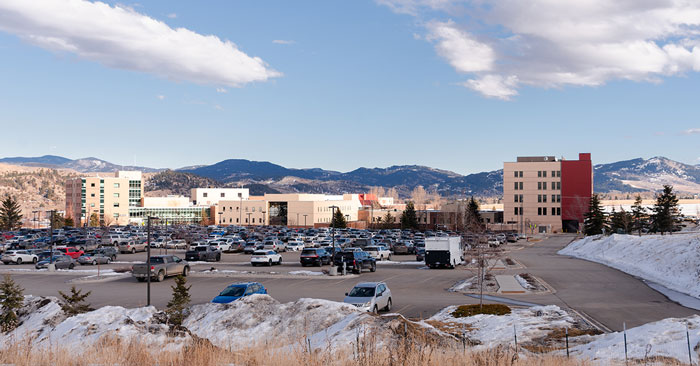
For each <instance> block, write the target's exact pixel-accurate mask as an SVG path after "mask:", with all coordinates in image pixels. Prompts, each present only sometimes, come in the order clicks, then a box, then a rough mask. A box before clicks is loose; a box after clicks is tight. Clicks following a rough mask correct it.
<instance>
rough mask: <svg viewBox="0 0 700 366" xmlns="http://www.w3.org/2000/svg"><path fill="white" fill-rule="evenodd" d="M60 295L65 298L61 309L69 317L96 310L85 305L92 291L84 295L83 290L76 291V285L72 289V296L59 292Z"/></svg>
mask: <svg viewBox="0 0 700 366" xmlns="http://www.w3.org/2000/svg"><path fill="white" fill-rule="evenodd" d="M58 293H59V294H60V295H61V297H62V298H63V303H62V304H61V309H63V312H64V313H66V315H68V316H73V315H78V314H82V313H87V312H88V311H93V310H95V309H93V308H91V307H90V304H88V303H84V301H85V299H86V298H87V297H88V296H90V294H91V293H92V291H88V292H86V293H83V290H78V289H76V288H75V285H74V286H71V288H70V295H67V294H65V293H63V291H58Z"/></svg>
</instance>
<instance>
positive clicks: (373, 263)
mask: <svg viewBox="0 0 700 366" xmlns="http://www.w3.org/2000/svg"><path fill="white" fill-rule="evenodd" d="M343 262H345V269H346V270H347V271H348V272H350V271H352V273H361V272H362V270H363V269H369V271H370V272H374V271H376V270H377V260H376V259H374V258H372V257H371V256H370V255H369V254H368V253H367V252H365V251H361V250H357V251H345V252H339V253H336V254H335V257H334V258H333V265H334V266H337V267H338V270H340V271H342V270H343Z"/></svg>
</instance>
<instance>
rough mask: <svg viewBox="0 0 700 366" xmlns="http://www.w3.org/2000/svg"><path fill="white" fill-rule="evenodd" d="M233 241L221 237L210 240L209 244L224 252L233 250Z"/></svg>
mask: <svg viewBox="0 0 700 366" xmlns="http://www.w3.org/2000/svg"><path fill="white" fill-rule="evenodd" d="M231 244H232V243H231V242H230V241H226V240H224V239H219V240H214V241H211V242H209V246H212V247H214V248H216V249H218V250H220V251H222V252H229V251H231Z"/></svg>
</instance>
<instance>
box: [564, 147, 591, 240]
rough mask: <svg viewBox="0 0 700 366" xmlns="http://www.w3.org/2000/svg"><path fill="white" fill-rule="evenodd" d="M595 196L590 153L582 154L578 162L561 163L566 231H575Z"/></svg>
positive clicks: (567, 161)
mask: <svg viewBox="0 0 700 366" xmlns="http://www.w3.org/2000/svg"><path fill="white" fill-rule="evenodd" d="M592 195H593V164H592V163H591V154H590V153H581V154H579V155H578V160H562V161H561V220H562V226H563V229H564V231H575V230H576V229H578V227H579V224H583V217H584V214H585V213H586V212H588V206H589V203H590V200H591V196H592Z"/></svg>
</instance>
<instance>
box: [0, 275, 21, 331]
mask: <svg viewBox="0 0 700 366" xmlns="http://www.w3.org/2000/svg"><path fill="white" fill-rule="evenodd" d="M23 292H24V290H23V289H22V288H21V287H19V285H18V284H16V283H15V281H14V280H13V279H12V277H10V275H9V274H6V275H5V279H4V280H3V281H2V282H0V311H1V312H2V313H0V330H2V331H3V332H9V331H11V330H13V329H15V328H16V327H17V325H18V320H19V319H18V318H17V311H18V310H19V309H20V308H21V307H22V302H23V301H24V295H23Z"/></svg>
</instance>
